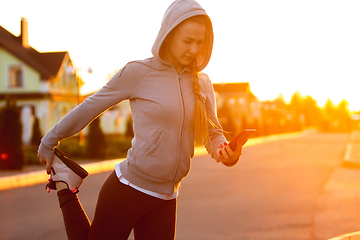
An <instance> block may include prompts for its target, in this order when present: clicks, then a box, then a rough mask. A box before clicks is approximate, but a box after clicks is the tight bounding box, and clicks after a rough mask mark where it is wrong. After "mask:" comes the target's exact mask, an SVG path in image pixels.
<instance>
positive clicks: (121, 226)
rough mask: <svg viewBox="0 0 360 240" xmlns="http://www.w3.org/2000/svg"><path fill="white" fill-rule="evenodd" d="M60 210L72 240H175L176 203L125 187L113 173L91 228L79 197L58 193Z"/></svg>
mask: <svg viewBox="0 0 360 240" xmlns="http://www.w3.org/2000/svg"><path fill="white" fill-rule="evenodd" d="M57 194H58V198H59V203H60V208H61V211H62V213H63V217H64V223H65V229H66V233H67V236H68V239H69V240H73V239H77V240H83V239H84V240H85V239H89V240H93V239H107V240H110V239H117V240H125V239H128V237H129V235H130V233H131V230H132V229H134V234H135V239H136V240H145V239H146V240H151V239H157V240H158V239H162V240H173V239H175V224H176V206H177V200H176V199H173V200H162V199H158V198H155V197H152V196H149V195H147V194H144V193H142V192H139V191H137V190H136V189H133V188H132V187H130V186H127V185H125V184H122V183H121V182H120V181H119V180H118V178H117V177H116V174H115V171H113V172H112V173H111V174H110V175H109V176H108V178H107V180H106V181H105V183H104V185H103V186H102V188H101V190H100V194H99V199H98V202H97V205H96V209H95V215H94V220H93V223H92V224H90V222H89V220H88V218H87V216H86V214H85V212H84V210H83V208H82V206H81V204H80V202H79V199H78V197H77V195H76V194H73V193H72V192H71V191H70V190H68V189H65V190H61V191H58V193H57Z"/></svg>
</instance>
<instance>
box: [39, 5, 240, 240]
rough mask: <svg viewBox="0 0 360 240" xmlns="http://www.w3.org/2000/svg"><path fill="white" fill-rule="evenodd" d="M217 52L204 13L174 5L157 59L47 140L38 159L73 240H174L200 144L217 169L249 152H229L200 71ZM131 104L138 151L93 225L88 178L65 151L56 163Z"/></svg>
mask: <svg viewBox="0 0 360 240" xmlns="http://www.w3.org/2000/svg"><path fill="white" fill-rule="evenodd" d="M212 46H213V29H212V23H211V20H210V18H209V17H208V15H207V14H206V12H205V10H204V9H203V8H202V7H201V6H200V5H199V4H198V3H197V2H195V1H193V0H177V1H175V2H174V3H173V4H171V6H170V7H169V8H168V9H167V11H166V13H165V15H164V18H163V21H162V24H161V29H160V31H159V33H158V36H157V38H156V40H155V43H154V45H153V47H152V54H153V56H152V57H151V58H148V59H145V60H140V61H133V62H129V63H128V64H126V65H125V66H124V67H123V68H122V69H121V70H120V71H119V72H118V73H117V74H115V76H113V77H112V79H111V80H110V81H109V82H108V83H107V84H106V85H105V86H104V87H103V88H102V89H100V90H99V91H98V92H97V93H95V94H94V95H92V96H91V97H90V98H88V99H87V100H85V101H84V102H83V103H82V104H80V105H79V106H78V107H76V108H75V109H73V110H72V111H71V112H70V113H69V114H67V115H66V116H65V117H64V118H63V119H62V120H61V121H59V122H58V123H57V124H56V125H55V127H54V128H53V129H51V130H50V131H49V132H48V133H47V134H46V136H45V137H44V138H43V139H42V141H41V144H40V147H39V153H38V156H39V159H40V162H42V163H44V164H46V170H47V172H48V174H50V173H51V177H52V180H51V181H50V183H49V185H48V187H49V188H52V189H57V195H58V198H59V202H60V207H61V210H62V213H63V217H64V222H65V228H66V231H67V235H68V239H97V240H99V239H127V238H128V237H129V235H130V232H131V230H132V229H134V234H135V238H136V239H137V240H142V239H157V240H168V239H174V238H175V223H176V209H177V196H178V194H179V186H180V182H181V181H182V179H183V178H184V177H185V176H186V175H187V174H188V172H189V170H190V161H191V158H192V157H193V155H194V145H195V143H196V144H204V143H205V147H206V149H207V151H208V152H209V153H210V155H211V157H212V158H214V159H215V160H216V162H222V163H223V164H225V165H227V166H232V165H234V164H235V163H236V162H237V161H238V159H239V157H240V155H241V150H242V147H241V146H240V144H238V147H237V148H236V150H235V151H232V150H231V149H230V147H229V146H228V144H227V141H226V139H225V137H224V136H223V134H222V133H223V132H222V129H221V126H220V124H219V122H218V119H217V116H216V110H215V97H214V91H213V88H212V84H211V82H210V80H209V78H208V76H207V75H206V74H204V73H201V72H200V71H201V70H203V69H204V68H205V67H206V65H207V64H208V62H209V60H210V56H211V52H212ZM125 99H129V100H130V105H131V111H132V118H133V124H134V129H133V130H134V138H133V140H132V148H131V149H130V150H129V151H128V155H127V158H126V160H124V161H123V162H121V163H119V164H117V165H115V170H114V171H113V172H112V173H111V174H110V175H109V176H108V178H107V180H106V181H105V183H104V184H103V186H102V188H101V191H100V193H99V198H98V202H97V206H96V210H95V215H94V220H93V222H92V224H90V222H89V220H88V218H87V217H86V214H85V212H84V211H83V209H82V207H81V205H80V202H79V200H78V198H77V195H76V192H77V191H78V189H77V188H78V187H79V186H80V184H81V182H82V179H83V178H85V177H86V172H84V171H83V170H82V168H81V167H80V166H79V165H77V164H74V163H72V162H71V161H70V160H66V158H62V154H61V153H59V152H58V151H56V154H57V156H58V157H55V158H54V159H55V160H54V161H53V160H52V159H53V157H54V149H55V148H56V146H57V145H58V143H59V142H60V141H61V140H62V139H65V138H68V137H70V136H73V135H74V134H76V133H78V132H79V131H81V129H83V128H84V127H85V126H87V125H88V124H89V123H90V122H91V121H92V120H93V119H94V118H96V117H97V116H98V115H99V114H101V113H102V112H104V111H106V110H107V109H109V108H111V107H112V106H114V105H116V104H118V103H119V102H121V101H123V100H125ZM59 159H60V160H59ZM61 159H62V160H61ZM65 164H66V165H65Z"/></svg>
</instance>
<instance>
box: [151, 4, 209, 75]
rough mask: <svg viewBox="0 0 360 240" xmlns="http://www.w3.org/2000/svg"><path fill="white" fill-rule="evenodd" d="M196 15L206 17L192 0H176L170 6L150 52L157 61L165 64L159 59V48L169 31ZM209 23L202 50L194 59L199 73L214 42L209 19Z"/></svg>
mask: <svg viewBox="0 0 360 240" xmlns="http://www.w3.org/2000/svg"><path fill="white" fill-rule="evenodd" d="M196 15H206V16H208V15H207V13H206V12H205V10H204V9H203V8H202V7H201V6H200V5H199V4H198V3H197V2H195V1H194V0H177V1H175V2H173V3H172V4H171V5H170V7H169V8H168V9H167V10H166V12H165V14H164V17H163V20H162V22H161V28H160V31H159V33H158V35H157V38H156V40H155V42H154V45H153V47H152V50H151V51H152V54H153V55H154V57H155V58H156V59H157V60H159V61H161V62H163V63H165V62H164V60H162V59H161V57H160V48H161V45H162V44H163V42H164V40H165V38H166V36H167V35H168V34H169V33H170V32H171V30H173V29H174V28H175V27H176V26H177V25H179V23H181V22H182V21H184V20H186V19H188V18H190V17H193V16H196ZM209 22H210V29H209V31H210V32H209V33H208V34H207V39H205V42H204V44H203V48H202V50H201V51H200V52H199V54H198V56H197V58H196V60H197V65H198V68H199V70H200V71H201V70H203V69H204V68H205V67H206V66H207V64H208V63H209V60H210V57H211V52H212V47H213V42H214V34H213V29H212V24H211V20H210V18H209Z"/></svg>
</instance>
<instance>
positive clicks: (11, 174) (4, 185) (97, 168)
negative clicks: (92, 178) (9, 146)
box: [0, 131, 311, 191]
mask: <svg viewBox="0 0 360 240" xmlns="http://www.w3.org/2000/svg"><path fill="white" fill-rule="evenodd" d="M310 132H311V131H310ZM308 133H309V131H304V132H295V133H286V134H278V135H272V136H266V137H258V138H251V139H249V141H248V142H247V143H246V145H245V147H250V146H254V145H258V144H262V143H266V142H273V141H278V140H281V139H288V138H295V137H300V136H303V135H304V134H308ZM204 154H207V152H206V150H205V149H204V148H202V147H201V148H196V149H195V156H200V155H204ZM124 160H125V159H124V158H119V159H113V160H107V161H101V162H92V161H78V163H80V164H81V166H82V167H84V168H85V169H86V170H87V171H88V172H89V174H96V173H101V172H106V171H111V170H113V169H114V165H115V164H116V163H119V162H121V161H124ZM48 178H49V176H48V175H47V174H46V173H45V167H44V166H42V165H35V166H26V167H25V168H24V169H23V170H21V171H0V191H2V190H7V189H13V188H18V187H27V186H32V185H35V184H39V183H46V182H47V181H48Z"/></svg>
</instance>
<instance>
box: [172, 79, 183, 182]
mask: <svg viewBox="0 0 360 240" xmlns="http://www.w3.org/2000/svg"><path fill="white" fill-rule="evenodd" d="M181 74H182V72H181V73H180V74H179V75H178V74H177V73H176V75H177V80H178V84H179V92H180V98H181V104H182V105H181V107H182V113H183V114H182V123H181V129H180V139H179V146H178V159H177V166H176V169H175V173H174V178H173V182H175V179H176V175H177V173H178V171H179V166H180V149H181V140H182V135H183V132H184V125H185V102H184V95H183V92H182V88H181V81H180V76H181Z"/></svg>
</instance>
